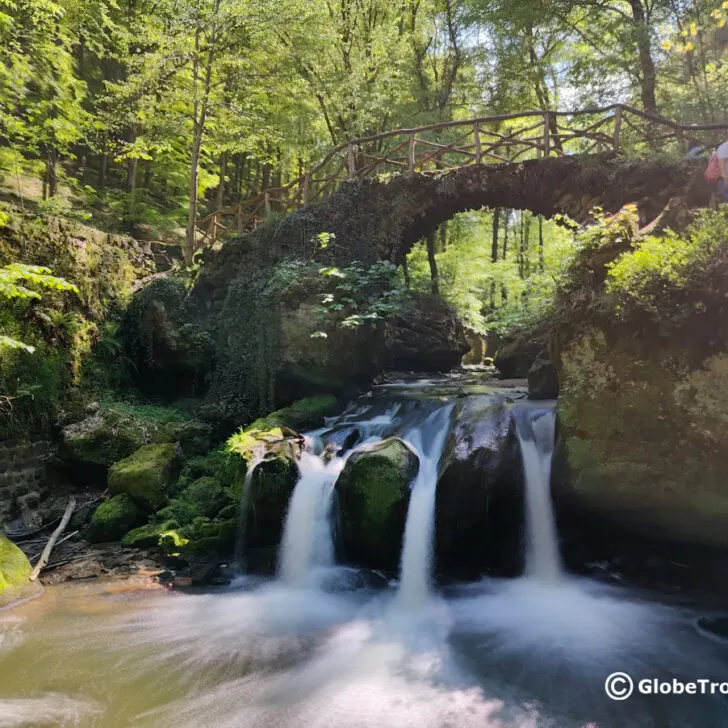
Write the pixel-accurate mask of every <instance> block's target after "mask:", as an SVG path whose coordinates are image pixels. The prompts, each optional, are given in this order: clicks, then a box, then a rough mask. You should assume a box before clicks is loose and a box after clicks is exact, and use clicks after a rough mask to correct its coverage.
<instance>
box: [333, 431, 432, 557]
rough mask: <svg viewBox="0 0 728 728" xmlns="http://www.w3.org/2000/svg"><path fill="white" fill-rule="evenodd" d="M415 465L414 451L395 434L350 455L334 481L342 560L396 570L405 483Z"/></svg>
mask: <svg viewBox="0 0 728 728" xmlns="http://www.w3.org/2000/svg"><path fill="white" fill-rule="evenodd" d="M418 469H419V460H418V458H417V455H416V454H415V453H414V452H412V450H410V448H409V447H407V445H406V444H405V443H404V442H403V441H402V440H400V439H399V438H396V437H391V438H389V439H387V440H384V441H382V442H380V443H377V444H375V445H369V446H366V447H365V448H362V449H361V450H358V451H356V452H354V453H353V454H352V455H351V457H350V458H349V460H348V461H347V463H346V466H345V467H344V470H343V471H342V472H341V475H340V476H339V478H338V480H337V481H336V493H337V496H338V502H339V508H340V514H341V541H342V546H343V550H344V555H345V558H346V560H347V561H349V562H351V563H354V564H357V565H359V566H364V567H366V568H370V569H385V570H390V571H394V570H396V568H397V565H398V563H399V558H400V554H401V550H402V539H403V535H404V524H405V519H406V516H407V507H408V504H409V498H410V487H411V485H412V481H413V480H414V478H415V476H416V475H417V471H418Z"/></svg>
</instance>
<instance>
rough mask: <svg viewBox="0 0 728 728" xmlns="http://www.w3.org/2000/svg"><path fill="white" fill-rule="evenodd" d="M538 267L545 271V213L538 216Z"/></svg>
mask: <svg viewBox="0 0 728 728" xmlns="http://www.w3.org/2000/svg"><path fill="white" fill-rule="evenodd" d="M538 269H539V270H540V271H541V272H542V273H543V269H544V259H543V215H539V216H538Z"/></svg>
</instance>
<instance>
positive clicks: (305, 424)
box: [250, 395, 336, 430]
mask: <svg viewBox="0 0 728 728" xmlns="http://www.w3.org/2000/svg"><path fill="white" fill-rule="evenodd" d="M335 408H336V397H334V396H332V395H321V396H318V397H304V398H303V399H299V400H296V401H295V402H294V403H293V404H292V405H290V406H289V407H284V408H283V409H279V410H276V411H275V412H271V414H269V415H267V416H266V417H263V418H261V419H259V420H256V421H255V422H253V424H252V425H250V429H257V430H267V429H270V428H272V427H289V428H290V429H292V430H304V429H311V428H314V427H319V426H320V425H323V422H324V417H325V416H326V415H330V414H331V413H332V412H333V411H334V410H335Z"/></svg>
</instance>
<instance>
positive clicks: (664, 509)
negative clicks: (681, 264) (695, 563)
mask: <svg viewBox="0 0 728 728" xmlns="http://www.w3.org/2000/svg"><path fill="white" fill-rule="evenodd" d="M687 341H689V339H685V340H684V343H687ZM656 351H657V350H656V349H653V350H652V351H651V352H648V351H646V350H640V347H639V344H638V342H637V341H636V340H635V339H634V338H633V337H632V336H631V335H630V334H629V333H627V332H626V331H625V336H624V338H622V337H621V335H620V334H619V332H618V331H612V332H611V334H609V335H606V334H605V332H604V331H602V330H600V329H595V328H592V329H589V330H587V331H585V332H584V333H583V334H582V335H581V336H579V337H576V338H574V339H573V340H571V341H569V342H568V343H567V344H566V345H565V346H564V348H563V350H562V353H561V368H560V375H561V380H562V383H563V388H562V394H561V398H560V403H559V413H560V416H561V420H562V422H563V423H564V430H565V437H566V448H567V452H568V458H569V465H570V469H571V491H570V498H571V506H572V508H573V509H574V510H575V511H579V510H581V511H582V513H584V512H586V513H589V512H591V513H594V514H597V515H599V517H602V518H607V519H608V520H611V521H612V522H614V523H616V524H621V525H624V526H628V527H629V528H631V529H632V530H634V531H636V532H637V533H638V534H641V535H643V536H648V537H652V538H655V537H656V538H659V539H663V540H668V541H682V542H693V543H699V544H707V545H712V546H720V547H722V548H728V528H726V526H727V525H728V493H727V492H726V487H725V483H726V474H727V473H728V438H727V437H726V423H728V397H726V396H725V392H727V391H728V354H725V353H724V354H718V355H715V356H712V357H707V358H706V359H705V360H704V361H703V362H702V363H701V364H699V365H698V366H696V367H695V368H690V367H684V366H682V367H677V366H675V362H676V354H678V352H679V349H675V348H674V349H672V351H671V352H664V353H663V354H662V355H656V354H655V353H654V352H656ZM581 519H582V520H583V515H582V516H581Z"/></svg>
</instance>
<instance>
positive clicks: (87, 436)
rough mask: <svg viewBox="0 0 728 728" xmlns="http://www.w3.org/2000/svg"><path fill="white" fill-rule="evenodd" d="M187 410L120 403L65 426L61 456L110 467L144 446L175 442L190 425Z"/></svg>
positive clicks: (66, 458) (88, 463)
mask: <svg viewBox="0 0 728 728" xmlns="http://www.w3.org/2000/svg"><path fill="white" fill-rule="evenodd" d="M184 422H185V416H184V415H183V413H181V412H178V411H176V410H173V409H170V408H166V407H151V406H147V407H137V408H132V407H129V406H128V405H122V404H116V405H111V406H107V407H103V408H101V409H99V410H98V411H97V412H94V413H93V414H92V415H90V416H89V417H87V418H86V419H84V420H81V421H80V422H75V423H73V424H71V425H68V426H67V427H64V428H63V430H62V432H61V448H60V455H61V457H62V458H63V459H65V460H68V461H70V462H73V463H80V464H84V465H92V466H103V467H108V466H109V465H113V463H115V462H117V461H118V460H121V459H122V458H125V457H128V456H129V455H131V454H132V453H133V452H135V451H136V450H138V449H139V448H140V447H142V445H147V444H150V443H165V442H174V441H175V439H176V438H177V437H178V436H179V434H180V431H181V430H183V428H186V427H187V425H185V424H184Z"/></svg>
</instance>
